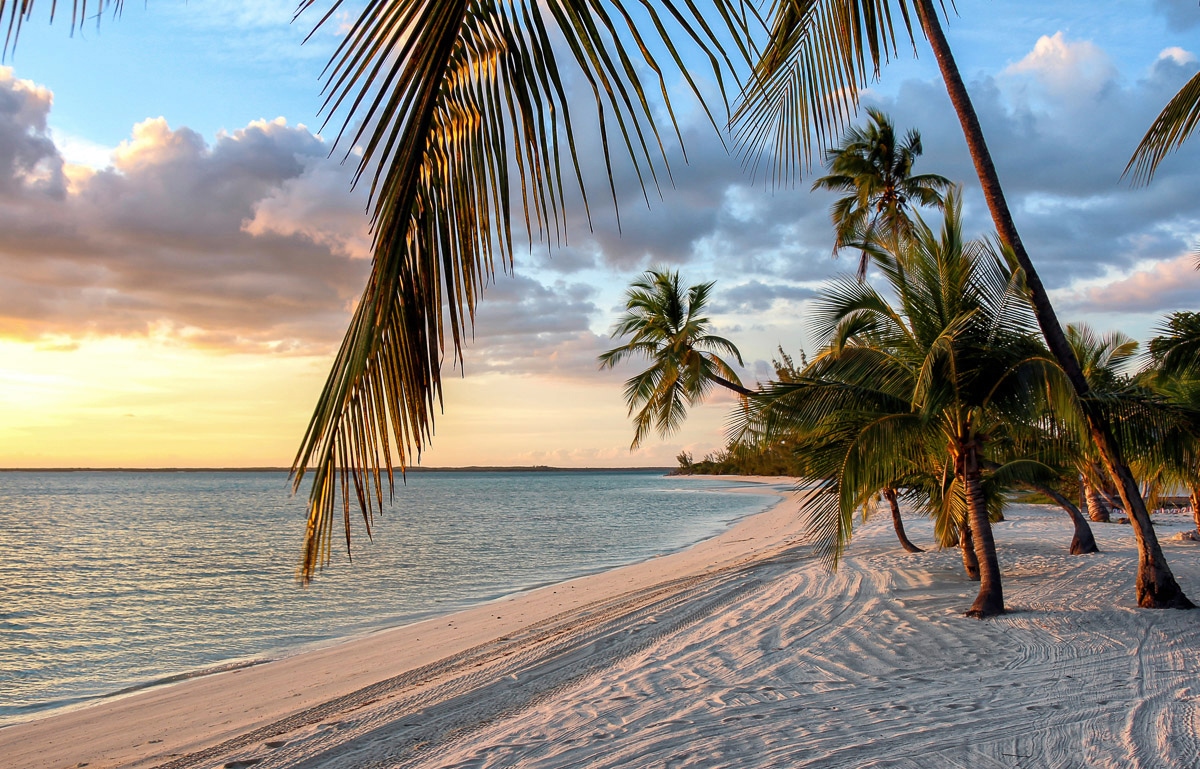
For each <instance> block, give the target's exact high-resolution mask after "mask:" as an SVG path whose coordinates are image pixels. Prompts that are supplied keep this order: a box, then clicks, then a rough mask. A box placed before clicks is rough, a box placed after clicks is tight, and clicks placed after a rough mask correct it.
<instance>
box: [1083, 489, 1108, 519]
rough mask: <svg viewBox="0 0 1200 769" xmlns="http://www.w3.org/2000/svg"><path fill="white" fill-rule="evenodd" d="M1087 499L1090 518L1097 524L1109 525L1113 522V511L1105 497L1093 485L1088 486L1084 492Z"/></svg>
mask: <svg viewBox="0 0 1200 769" xmlns="http://www.w3.org/2000/svg"><path fill="white" fill-rule="evenodd" d="M1083 493H1084V496H1085V497H1086V499H1087V509H1088V517H1089V518H1091V519H1092V520H1093V521H1095V522H1096V523H1108V522H1109V521H1111V520H1112V518H1111V517H1110V513H1111V512H1112V510H1111V509H1110V508H1109V506H1108V504H1107V503H1106V502H1105V499H1104V496H1103V495H1102V494H1101V493H1100V492H1099V491H1098V490H1097V489H1096V487H1095V486H1093V485H1092V484H1090V483H1089V484H1086V485H1085V486H1084V490H1083Z"/></svg>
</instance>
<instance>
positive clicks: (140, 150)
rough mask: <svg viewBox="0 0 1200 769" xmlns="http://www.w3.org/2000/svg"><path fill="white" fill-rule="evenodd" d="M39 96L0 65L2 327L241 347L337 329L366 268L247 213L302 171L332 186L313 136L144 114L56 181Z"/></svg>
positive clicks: (312, 345)
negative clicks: (103, 156) (211, 138)
mask: <svg viewBox="0 0 1200 769" xmlns="http://www.w3.org/2000/svg"><path fill="white" fill-rule="evenodd" d="M51 103H52V99H51V95H50V94H49V92H48V91H46V90H45V89H40V88H37V87H34V86H32V84H29V83H27V82H24V81H19V80H15V79H14V78H12V76H11V73H9V72H3V73H0V105H3V109H0V191H2V193H0V230H2V231H3V232H4V234H5V236H4V239H3V241H2V242H0V333H3V334H4V335H7V336H10V337H19V338H25V339H35V340H36V339H43V338H48V337H64V336H65V337H82V336H86V335H153V336H159V337H169V338H174V339H178V340H180V341H182V342H185V343H188V344H195V345H204V346H215V347H221V348H232V349H240V350H261V349H265V350H306V351H314V350H320V351H326V350H328V349H329V348H330V346H332V345H333V344H335V343H336V342H337V339H338V338H339V337H340V335H341V332H342V329H343V328H344V324H345V319H346V314H347V309H348V307H349V305H350V303H351V302H352V301H353V300H354V298H355V297H356V296H357V294H358V292H359V291H360V290H361V287H362V285H363V282H364V278H365V275H366V265H365V264H364V263H363V262H362V260H360V259H353V258H350V255H349V254H348V253H347V251H348V250H349V249H348V248H346V247H334V245H333V239H334V237H335V236H334V235H329V236H328V237H327V238H326V239H324V240H322V239H319V238H317V237H315V236H314V235H313V233H312V232H310V231H307V230H304V229H303V228H299V227H296V228H292V229H291V230H288V229H287V228H285V227H283V226H276V227H274V228H272V227H269V226H267V225H266V224H265V223H264V219H263V218H261V217H260V216H259V208H260V206H261V207H264V210H269V209H270V205H271V204H272V203H273V202H275V201H277V200H279V199H281V198H282V197H288V198H289V199H290V200H293V201H298V200H302V199H303V197H304V192H305V188H304V185H305V184H306V183H307V182H309V181H310V180H312V179H314V178H318V180H319V183H318V184H315V185H310V186H309V188H308V190H309V192H310V193H312V190H313V189H314V188H315V189H317V190H319V191H320V192H321V193H322V194H324V193H325V191H326V187H328V186H331V183H330V182H329V180H328V179H327V178H324V177H323V176H322V174H327V173H328V172H325V171H322V170H318V168H319V167H320V166H322V165H324V164H326V163H327V161H325V154H326V148H325V145H324V143H323V142H322V141H321V140H320V139H318V138H317V137H315V136H313V135H312V134H311V133H309V132H308V131H307V130H306V129H303V128H298V127H290V126H288V125H287V124H286V123H285V122H284V121H282V120H275V121H270V122H266V121H257V122H254V123H251V124H250V125H248V126H246V127H245V128H242V129H239V130H237V131H234V132H232V133H227V134H222V135H219V136H218V137H217V139H216V141H215V142H214V143H213V144H212V145H211V146H209V145H208V144H207V143H206V142H205V140H204V139H203V137H201V136H200V135H198V134H197V133H195V132H194V131H191V130H189V129H187V128H178V129H172V128H171V127H170V126H169V125H168V124H167V122H166V120H164V119H162V118H155V119H151V120H147V121H144V122H143V123H140V124H139V125H137V126H136V127H135V128H134V129H133V133H132V136H131V137H130V138H129V139H128V140H127V141H125V142H123V143H122V144H121V145H120V147H118V148H117V149H116V151H115V152H114V153H113V157H112V165H111V166H110V167H108V168H106V169H103V170H100V171H97V172H87V171H81V172H78V173H76V174H75V175H74V176H72V177H71V185H70V189H69V190H68V189H67V188H66V184H65V183H64V181H63V179H64V177H65V174H64V171H63V168H64V165H63V161H62V156H61V154H60V153H59V152H58V150H57V149H56V148H55V146H54V144H53V141H52V140H51V139H50V137H49V134H48V133H47V130H46V120H47V116H48V114H49V111H50V107H51ZM341 186H343V189H344V188H345V180H344V179H343V181H342V185H341ZM264 216H265V214H264ZM359 218H360V220H361V219H362V215H361V213H360V214H359ZM255 222H258V224H259V226H258V228H257V230H256V228H255V227H254V226H253V224H254V223H255ZM247 223H250V224H249V225H248V224H247ZM358 224H359V227H360V228H361V227H362V226H363V223H362V222H361V221H360V222H359V223H358ZM345 242H350V241H349V240H346V241H345Z"/></svg>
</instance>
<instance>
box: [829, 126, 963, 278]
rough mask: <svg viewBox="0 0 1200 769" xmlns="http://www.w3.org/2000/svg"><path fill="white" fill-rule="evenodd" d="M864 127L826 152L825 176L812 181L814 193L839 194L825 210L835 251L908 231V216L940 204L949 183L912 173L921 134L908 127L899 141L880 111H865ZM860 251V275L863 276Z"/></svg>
mask: <svg viewBox="0 0 1200 769" xmlns="http://www.w3.org/2000/svg"><path fill="white" fill-rule="evenodd" d="M867 117H868V123H867V125H866V126H865V127H864V128H858V127H851V128H850V129H849V130H847V131H846V133H845V134H843V135H842V140H841V143H840V144H839V145H838V146H837V147H834V148H832V149H829V150H826V152H825V162H826V166H827V167H828V169H829V173H828V174H827V175H825V176H822V177H821V178H819V179H817V180H816V181H814V182H813V185H812V188H813V189H814V190H817V189H823V190H830V191H833V192H841V193H843V195H842V197H840V198H838V200H837V201H836V202H835V203H834V204H833V206H832V207H831V208H830V209H829V214H830V217H831V218H832V219H833V226H834V229H835V231H836V236H835V239H834V242H833V250H834V253H837V251H839V250H840V249H842V248H845V247H847V246H851V245H854V244H855V243H860V242H862V241H866V240H872V239H874V240H882V241H886V242H890V241H892V240H893V239H895V238H898V237H906V236H908V235H909V234H911V232H912V220H911V219H910V218H909V212H910V211H911V209H912V208H913V207H914V206H941V205H942V203H943V201H942V194H943V193H944V192H945V191H946V190H948V189H949V188H950V180H949V179H947V178H946V177H944V176H938V175H937V174H917V175H914V174H913V172H912V170H913V163H914V162H915V161H916V159H917V158H918V157H920V155H921V152H922V150H921V134H920V133H918V132H917V131H916V129H909V131H908V133H906V134H905V135H904V139H903V140H901V141H897V139H896V129H895V127H894V126H893V125H892V121H891V119H890V118H889V117H888V116H887V115H886V114H884V113H883V111H882V110H878V109H874V108H868V109H867ZM868 261H869V255H868V253H867V251H866V250H865V249H864V250H863V251H862V256H861V257H860V259H859V263H858V277H859V280H862V279H863V278H864V277H865V276H866V274H867V263H868Z"/></svg>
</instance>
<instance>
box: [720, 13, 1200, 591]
mask: <svg viewBox="0 0 1200 769" xmlns="http://www.w3.org/2000/svg"><path fill="white" fill-rule="evenodd" d="M774 8H775V11H774V13H775V15H774V19H773V21H772V29H771V36H770V39H769V41H768V44H767V46H766V48H765V49H764V51H763V53H762V56H761V57H760V59H759V62H758V64H757V65H756V69H755V76H754V77H753V78H752V79H751V80H750V81H749V82H748V83H747V85H746V86H745V89H744V91H743V100H742V103H741V105H740V106H739V107H738V110H737V112H736V113H735V121H736V122H737V124H738V136H739V138H740V139H741V141H742V142H743V146H744V147H745V152H746V153H747V155H748V157H749V158H750V159H751V161H752V162H753V163H755V164H757V163H759V162H760V161H761V159H762V158H763V156H764V154H765V152H766V150H767V149H768V148H769V147H771V146H774V147H776V148H777V150H778V151H776V152H775V153H774V157H775V165H774V172H773V175H774V177H775V179H776V180H777V181H778V180H783V181H786V180H788V179H790V178H791V177H792V176H793V175H794V174H795V173H796V171H797V165H796V164H797V162H798V161H802V162H804V163H807V162H808V158H809V157H811V149H812V147H813V145H814V144H824V143H825V141H826V137H827V136H828V135H829V134H830V133H831V132H832V131H835V130H837V129H838V128H839V127H841V126H843V125H845V123H846V120H847V118H848V116H849V115H851V114H853V113H854V111H855V110H856V109H857V105H858V98H859V93H860V90H861V89H862V88H865V87H866V86H867V84H868V82H869V80H868V79H869V78H870V77H872V76H878V74H879V72H880V69H881V68H882V66H883V64H884V63H886V62H887V60H888V59H889V58H890V57H891V56H893V55H897V54H898V48H897V43H896V40H897V35H896V34H895V32H896V30H895V28H894V20H900V23H901V24H902V25H903V27H902V30H901V31H902V32H904V33H907V36H908V39H909V42H911V43H912V44H913V46H914V51H915V50H916V38H915V35H914V32H913V22H914V20H915V21H916V22H917V25H918V26H919V28H920V30H921V32H922V33H923V34H924V36H925V38H926V40H928V42H929V44H930V46H931V47H932V49H933V55H934V59H935V60H936V61H937V64H938V69H939V70H940V71H941V74H942V79H943V81H944V82H945V85H946V91H947V93H948V95H949V97H950V102H951V104H952V105H953V106H954V110H955V113H956V114H957V115H958V119H959V123H960V125H961V127H962V131H963V136H964V138H965V139H966V142H967V148H968V150H969V151H970V153H971V158H972V160H973V161H974V163H975V170H976V173H977V174H978V177H979V183H980V187H981V188H982V190H983V196H984V199H985V201H986V202H987V205H988V210H989V211H990V212H991V215H992V221H993V223H994V224H995V227H996V232H997V235H998V236H999V238H1000V240H1001V242H1002V243H1003V244H1004V246H1005V247H1006V248H1008V249H1009V250H1011V252H1012V254H1013V256H1014V258H1015V259H1016V261H1017V263H1018V264H1019V265H1020V267H1021V270H1022V271H1023V272H1024V275H1025V280H1026V282H1027V284H1028V287H1029V294H1030V298H1031V301H1032V303H1033V309H1034V314H1035V316H1036V318H1037V323H1038V326H1039V327H1040V328H1041V331H1042V335H1043V336H1044V338H1045V340H1046V344H1047V345H1048V346H1049V348H1050V351H1051V353H1052V354H1053V356H1054V359H1055V360H1056V361H1058V364H1059V365H1060V366H1061V368H1062V370H1063V372H1064V373H1065V374H1066V377H1067V379H1068V380H1069V381H1070V383H1071V386H1072V387H1073V388H1074V390H1075V392H1076V394H1077V396H1078V397H1079V400H1080V402H1081V403H1082V404H1083V406H1084V416H1085V417H1086V420H1087V425H1088V430H1089V432H1090V434H1091V436H1092V440H1093V441H1094V443H1095V444H1096V447H1097V449H1098V451H1099V454H1100V458H1101V463H1102V464H1103V465H1104V468H1105V471H1106V472H1107V473H1108V474H1109V475H1110V476H1111V477H1112V478H1113V481H1114V482H1115V484H1116V486H1117V491H1118V493H1119V494H1120V497H1121V500H1122V503H1123V504H1124V505H1125V508H1126V510H1128V511H1129V515H1130V520H1131V522H1132V524H1133V530H1134V535H1135V537H1136V539H1137V545H1138V571H1137V580H1136V583H1135V588H1136V593H1137V602H1138V605H1139V606H1143V607H1155V608H1193V607H1194V605H1193V604H1192V602H1191V601H1189V600H1188V598H1187V596H1186V595H1184V593H1183V590H1182V589H1181V588H1180V587H1179V584H1178V583H1177V582H1176V580H1175V577H1174V575H1173V574H1172V573H1171V569H1170V567H1169V566H1168V565H1167V562H1166V558H1165V557H1164V556H1163V552H1162V548H1161V546H1160V545H1159V543H1158V538H1157V536H1156V535H1155V533H1154V528H1153V526H1152V524H1151V521H1150V514H1149V512H1148V511H1147V509H1146V505H1145V501H1144V500H1143V499H1142V496H1141V491H1140V489H1139V488H1138V484H1137V482H1136V480H1135V479H1134V477H1133V474H1132V472H1131V471H1130V469H1129V466H1128V465H1127V463H1126V462H1125V459H1124V457H1123V455H1122V453H1121V448H1120V446H1119V445H1118V444H1117V441H1116V439H1115V437H1114V436H1113V431H1112V426H1111V425H1110V424H1109V422H1108V420H1107V419H1106V418H1105V416H1104V413H1103V411H1102V410H1101V409H1099V408H1096V407H1094V405H1093V404H1092V402H1091V401H1090V400H1089V399H1088V398H1087V395H1088V391H1089V386H1088V383H1087V379H1086V378H1085V377H1084V375H1083V371H1082V369H1081V368H1080V365H1079V361H1078V360H1076V359H1075V355H1074V354H1073V352H1072V351H1071V347H1070V344H1069V343H1068V342H1067V339H1066V335H1065V334H1064V333H1063V329H1062V326H1061V325H1060V324H1059V321H1058V316H1057V314H1056V313H1055V311H1054V306H1053V305H1052V304H1051V302H1050V297H1049V294H1048V292H1047V291H1046V287H1045V285H1044V284H1043V283H1042V280H1041V277H1040V276H1039V275H1038V272H1037V269H1036V268H1035V266H1034V264H1033V262H1032V260H1030V258H1029V254H1028V252H1026V250H1025V246H1024V244H1023V242H1022V241H1021V237H1020V234H1019V233H1018V232H1017V228H1016V225H1015V224H1014V222H1013V219H1012V214H1011V212H1010V210H1009V207H1008V202H1007V200H1006V199H1005V196H1004V190H1003V189H1002V188H1001V186H1000V179H999V176H998V175H997V173H996V168H995V164H994V163H993V162H992V156H991V153H990V151H989V150H988V147H987V142H986V141H985V140H984V136H983V131H982V129H981V128H980V125H979V118H978V115H977V114H976V112H975V108H974V105H973V104H972V103H971V98H970V95H969V94H968V93H967V89H966V86H965V85H964V84H963V80H962V76H961V74H960V73H959V71H958V65H957V63H956V62H955V60H954V55H953V53H952V51H951V50H950V45H949V42H948V41H947V40H946V36H945V33H944V32H943V30H942V26H941V22H940V20H939V19H938V15H937V8H936V4H935V2H934V0H888V1H887V2H866V1H865V0H789V1H788V2H780V3H778V4H776V5H775V6H774ZM943 8H944V7H943ZM868 73H870V74H868ZM797 149H799V150H801V152H796V151H795V150H797Z"/></svg>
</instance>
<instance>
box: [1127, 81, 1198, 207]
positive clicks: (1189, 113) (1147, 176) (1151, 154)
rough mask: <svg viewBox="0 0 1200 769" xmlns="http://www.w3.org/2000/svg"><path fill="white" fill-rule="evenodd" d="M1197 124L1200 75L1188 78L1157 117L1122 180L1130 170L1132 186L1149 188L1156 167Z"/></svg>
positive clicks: (1139, 143) (1130, 160) (1177, 146)
mask: <svg viewBox="0 0 1200 769" xmlns="http://www.w3.org/2000/svg"><path fill="white" fill-rule="evenodd" d="M1197 123H1200V72H1197V73H1196V74H1195V75H1192V78H1191V79H1190V80H1188V81H1187V82H1186V83H1184V84H1183V87H1182V88H1180V89H1179V93H1177V94H1175V95H1174V96H1173V97H1171V100H1170V101H1169V102H1167V106H1165V107H1163V110H1162V112H1160V113H1158V117H1156V118H1155V119H1154V122H1153V123H1151V124H1150V128H1149V129H1147V130H1146V135H1145V136H1143V137H1142V140H1141V141H1140V142H1138V146H1137V148H1136V149H1134V151H1133V156H1132V157H1130V158H1129V163H1128V164H1126V166H1125V171H1124V172H1123V173H1122V176H1124V175H1125V174H1128V173H1129V172H1130V170H1132V171H1133V182H1134V184H1149V183H1150V180H1151V179H1153V178H1154V172H1155V171H1157V170H1158V164H1159V163H1161V162H1162V161H1163V158H1165V157H1166V156H1167V154H1168V153H1170V152H1171V151H1172V150H1175V149H1178V148H1179V145H1181V144H1183V143H1184V141H1186V140H1187V138H1188V137H1189V136H1191V135H1192V132H1193V131H1195V130H1196V125H1197Z"/></svg>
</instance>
